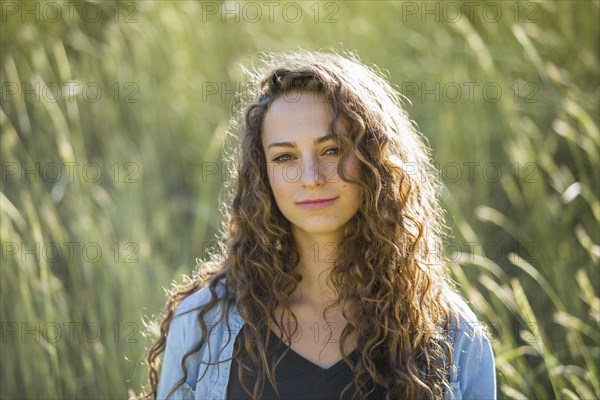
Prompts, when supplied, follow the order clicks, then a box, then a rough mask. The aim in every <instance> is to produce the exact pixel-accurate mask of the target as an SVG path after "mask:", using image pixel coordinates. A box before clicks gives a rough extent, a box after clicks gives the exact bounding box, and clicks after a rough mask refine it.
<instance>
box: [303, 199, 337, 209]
mask: <svg viewBox="0 0 600 400" xmlns="http://www.w3.org/2000/svg"><path fill="white" fill-rule="evenodd" d="M336 199H337V197H335V198H333V199H327V200H320V201H312V200H310V201H307V202H303V203H296V204H298V205H299V206H300V207H302V208H303V209H305V210H320V209H322V208H325V207H328V206H329V205H331V204H332V203H333V202H334V201H335V200H336Z"/></svg>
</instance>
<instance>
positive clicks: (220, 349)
mask: <svg viewBox="0 0 600 400" xmlns="http://www.w3.org/2000/svg"><path fill="white" fill-rule="evenodd" d="M217 293H218V294H219V296H220V298H222V296H223V295H224V294H225V288H224V286H223V285H217ZM210 297H211V296H210V291H209V290H208V287H205V288H203V289H201V290H200V291H198V292H196V293H194V294H192V295H190V296H188V297H187V298H185V299H184V300H183V301H182V302H181V304H180V305H179V307H178V308H177V311H176V313H175V317H174V318H173V320H172V321H171V326H170V328H169V334H168V336H167V346H166V349H165V353H164V358H163V363H162V369H161V375H160V379H159V382H158V395H157V398H158V399H165V398H166V397H167V395H168V393H169V392H170V391H171V389H172V388H173V386H174V385H175V384H176V383H177V382H178V381H179V380H180V379H181V378H182V377H183V371H182V369H181V360H182V358H183V355H184V354H185V353H187V352H188V351H189V350H190V349H192V348H193V347H194V346H196V345H197V344H198V343H199V342H200V336H201V329H200V327H199V325H198V312H197V311H193V312H188V313H185V312H186V311H189V310H192V309H194V308H196V307H198V306H201V305H203V304H206V303H207V302H208V301H209V300H210ZM454 303H455V305H456V306H457V308H458V309H459V310H460V311H461V314H462V317H461V319H460V323H459V324H458V328H451V329H452V330H451V331H452V332H454V331H456V332H457V335H456V339H455V341H454V343H453V360H452V364H453V368H451V369H450V370H451V372H450V380H451V382H452V391H451V392H449V393H448V394H447V396H446V399H455V400H460V399H477V400H487V399H496V373H495V366H494V354H493V352H492V347H491V345H490V342H489V341H488V339H486V338H485V336H484V335H481V336H483V337H482V340H481V341H480V340H479V339H478V338H474V334H475V333H476V332H478V333H480V334H481V333H482V331H483V330H482V327H481V326H480V324H479V323H478V322H477V318H476V317H475V315H474V314H473V312H472V311H471V309H470V308H469V307H468V306H467V304H466V303H465V302H464V301H463V300H462V299H461V298H459V297H458V296H455V298H454ZM223 305H224V302H223V301H220V302H219V303H218V304H217V306H215V307H214V308H213V309H212V310H210V311H209V312H208V313H207V314H206V315H205V322H206V324H207V326H211V324H210V321H217V320H218V319H219V318H218V317H219V316H220V315H221V312H223V311H224V310H223V309H224V307H223ZM243 325H244V320H243V319H242V318H241V317H240V315H239V314H238V313H237V311H236V309H235V307H232V308H231V311H230V314H229V333H230V334H229V333H228V332H227V330H228V329H227V324H226V323H225V319H223V320H222V321H221V322H219V323H218V324H216V326H215V327H214V331H213V333H212V334H211V335H210V336H209V340H208V341H207V342H206V343H205V345H204V346H203V347H202V349H201V350H200V351H199V352H197V353H195V354H193V355H191V356H190V357H188V359H187V360H186V367H187V371H188V375H187V379H186V382H185V383H184V384H183V385H182V386H180V387H179V388H178V389H177V390H176V391H175V392H174V394H173V395H172V396H171V398H172V399H196V400H226V399H227V384H228V382H229V369H230V367H231V355H232V354H233V344H234V343H235V338H236V337H237V335H238V333H239V332H240V330H241V329H242V327H243ZM452 326H453V327H455V326H456V325H455V324H452ZM209 356H210V358H209ZM208 360H211V361H212V364H211V365H208ZM215 360H219V361H223V362H220V363H218V364H216V365H215ZM224 360H228V361H224ZM202 374H204V376H203V377H202V379H200V380H199V381H198V379H199V378H200V377H201V376H202ZM197 381H198V382H197Z"/></svg>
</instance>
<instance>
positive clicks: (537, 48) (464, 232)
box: [0, 1, 600, 399]
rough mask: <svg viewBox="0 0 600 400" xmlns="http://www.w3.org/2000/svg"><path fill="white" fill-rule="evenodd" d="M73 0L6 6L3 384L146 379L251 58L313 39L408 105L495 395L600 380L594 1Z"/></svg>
mask: <svg viewBox="0 0 600 400" xmlns="http://www.w3.org/2000/svg"><path fill="white" fill-rule="evenodd" d="M67 3H68V2H32V1H29V2H13V1H2V3H1V6H2V8H1V12H2V15H1V18H2V28H1V29H2V31H1V39H0V44H1V46H2V47H1V64H2V69H1V74H2V76H1V79H2V99H1V104H0V106H1V109H0V127H1V137H0V145H1V150H0V155H1V157H2V181H1V185H2V186H1V189H0V201H1V217H2V220H1V224H0V229H1V230H0V238H1V241H2V249H1V250H2V254H1V257H2V267H1V269H0V291H1V292H0V293H1V299H0V311H1V321H2V340H1V354H0V357H1V359H2V362H1V374H0V397H2V398H7V399H8V398H126V397H127V396H128V391H129V390H134V391H136V392H139V390H140V387H141V385H143V384H144V383H145V382H146V369H145V365H144V364H143V359H144V358H145V355H146V349H147V347H148V346H149V345H150V344H151V343H152V340H153V338H151V337H146V336H144V335H143V334H142V332H143V322H144V321H146V320H147V319H148V318H149V317H150V316H152V315H154V314H157V313H158V312H160V310H161V309H162V307H163V306H164V303H165V300H166V298H165V292H164V288H165V287H166V286H167V285H168V283H169V282H170V281H172V280H177V281H180V280H181V276H182V274H190V273H191V271H192V270H193V268H194V265H195V258H197V257H198V258H200V257H203V256H204V252H205V250H206V247H210V242H211V241H212V240H213V235H214V234H215V232H216V231H217V229H218V226H219V213H218V198H219V190H220V188H221V185H222V179H221V173H222V172H223V169H222V167H221V165H220V160H221V155H222V153H221V149H222V146H223V143H224V139H225V133H226V131H227V129H228V123H229V117H230V113H231V109H232V108H233V106H234V105H235V101H234V95H233V93H232V92H233V91H234V90H237V89H241V88H243V85H244V83H243V82H244V81H243V79H244V78H243V73H242V66H243V67H246V68H249V67H251V64H252V57H253V56H254V55H256V54H257V52H258V51H266V50H272V51H287V50H296V49H298V48H304V49H313V50H327V49H336V50H338V51H343V50H356V52H357V54H358V55H359V56H360V57H361V59H362V60H363V62H365V63H367V64H369V65H377V66H378V67H379V68H381V70H382V71H383V72H384V73H385V74H386V76H388V77H389V79H390V81H391V82H392V83H393V84H394V85H395V86H396V87H397V89H398V90H399V91H401V92H403V93H404V94H405V95H406V97H407V98H408V99H409V100H410V102H411V103H412V105H411V106H409V113H410V116H411V118H412V119H414V120H415V121H416V122H417V123H418V124H419V127H420V129H421V131H422V132H423V133H424V134H425V135H426V136H427V137H428V139H429V141H430V144H431V146H432V148H433V155H434V158H435V160H436V162H437V163H438V165H439V167H440V170H441V171H442V174H441V177H442V179H443V180H444V182H445V187H446V189H445V191H444V193H443V199H444V204H445V207H446V208H447V210H448V225H450V226H451V228H452V229H453V234H454V236H453V237H452V238H450V239H449V242H448V243H447V246H446V247H445V249H443V250H444V252H445V254H447V255H449V256H450V258H451V260H452V262H451V264H450V268H451V270H452V273H453V277H454V279H455V280H456V281H457V282H459V283H460V284H461V286H462V290H463V293H464V294H465V296H466V297H467V298H468V300H469V301H470V303H471V305H472V307H473V309H474V310H475V311H476V312H477V313H478V315H479V316H480V318H481V319H482V321H483V322H485V323H486V324H487V326H489V328H490V329H489V332H490V335H491V336H492V339H493V346H494V350H495V353H496V362H497V372H498V375H497V376H498V383H499V388H498V396H499V398H511V399H532V398H544V399H546V398H567V399H571V398H572V399H575V398H582V399H583V398H584V399H591V398H599V397H600V379H599V374H598V371H599V369H600V366H599V360H600V331H599V324H600V299H599V297H598V296H599V292H600V273H599V268H598V261H599V259H600V247H599V243H600V232H599V225H598V221H599V219H600V200H599V198H600V195H599V181H600V176H599V174H600V168H599V153H600V152H599V148H600V137H599V131H598V122H599V106H600V104H599V103H600V101H599V96H600V93H599V87H600V85H599V83H600V82H599V81H600V78H599V65H600V62H599V57H600V55H599V43H598V39H599V28H598V16H599V13H600V3H599V2H598V1H556V2H550V1H541V2H537V1H527V2H470V3H469V2H466V3H457V2H453V3H450V4H451V5H450V6H448V3H441V2H440V3H438V2H384V1H377V2H372V1H350V2H322V3H317V2H313V1H306V2H285V3H279V2H275V3H272V4H271V5H268V4H266V3H265V2H250V3H248V2H246V3H238V2H227V3H222V2H193V1H173V2H167V1H139V2H133V1H127V2H120V3H119V2H113V1H110V2H109V1H107V2H75V3H71V4H73V5H69V4H67ZM48 4H51V5H48ZM52 4H54V6H52ZM452 4H453V5H452ZM36 7H37V8H36ZM53 7H54V8H53ZM458 7H460V10H459V8H458ZM236 9H237V10H238V11H236ZM28 10H29V11H28ZM57 10H58V11H57ZM98 10H99V11H98ZM432 10H433V11H432ZM457 11H459V14H457ZM58 12H60V14H57V13H58ZM459 89H460V91H458V90H459ZM77 163H79V164H77ZM98 174H100V176H98ZM98 249H99V250H100V251H101V254H97V251H98Z"/></svg>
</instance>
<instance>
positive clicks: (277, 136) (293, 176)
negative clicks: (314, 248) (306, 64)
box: [262, 92, 361, 238]
mask: <svg viewBox="0 0 600 400" xmlns="http://www.w3.org/2000/svg"><path fill="white" fill-rule="evenodd" d="M331 118H332V112H331V108H330V106H329V104H327V103H325V101H324V99H323V98H322V97H321V96H319V95H317V94H315V93H312V92H295V93H288V94H287V95H285V96H281V97H280V98H279V99H277V100H275V101H274V102H273V104H271V107H270V108H269V110H268V111H267V113H266V115H265V119H264V122H263V132H262V144H263V150H264V152H265V157H266V160H267V171H268V175H269V181H270V183H271V189H272V190H273V195H274V196H275V201H276V202H277V206H278V207H279V210H280V211H281V213H282V214H283V215H284V216H285V217H286V218H287V219H288V221H290V222H291V224H292V231H293V232H294V233H299V231H304V233H308V234H333V235H335V236H337V237H340V238H341V237H342V235H343V229H344V226H345V225H346V223H347V222H348V221H350V219H351V218H352V217H353V216H354V215H355V214H356V211H357V210H358V208H359V205H360V200H361V196H360V186H359V185H356V184H351V183H348V182H344V181H343V180H342V179H341V178H340V176H339V175H338V172H337V168H338V163H339V161H340V147H339V145H338V143H337V142H336V141H335V138H334V137H328V136H327V128H328V126H329V123H330V121H331ZM344 172H345V173H346V174H347V176H349V177H351V178H353V179H357V180H358V179H359V164H358V160H357V159H356V156H354V155H352V156H350V157H349V158H348V161H347V162H346V170H345V171H344Z"/></svg>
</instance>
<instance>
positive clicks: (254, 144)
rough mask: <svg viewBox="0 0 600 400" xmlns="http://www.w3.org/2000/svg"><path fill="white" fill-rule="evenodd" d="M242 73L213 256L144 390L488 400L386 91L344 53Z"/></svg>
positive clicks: (474, 331) (181, 306)
mask: <svg viewBox="0 0 600 400" xmlns="http://www.w3.org/2000/svg"><path fill="white" fill-rule="evenodd" d="M257 71H258V72H256V74H254V76H253V82H254V84H255V85H254V86H253V87H254V88H255V89H256V90H255V92H254V93H252V96H251V100H250V102H249V104H248V105H247V106H246V107H245V108H244V110H243V112H242V117H243V120H242V121H241V124H240V133H241V134H240V145H239V146H238V149H237V151H236V152H235V154H234V158H233V161H234V162H233V163H232V165H234V166H235V169H234V171H233V174H232V181H233V182H234V186H233V187H232V190H233V193H232V200H231V202H230V203H229V204H230V207H229V208H228V209H227V210H226V218H225V224H226V225H225V228H226V233H225V234H224V237H223V240H222V243H223V246H222V250H223V251H222V252H221V253H222V254H221V255H220V256H218V255H213V256H212V260H210V261H209V262H206V263H204V265H201V266H200V268H199V270H198V273H197V274H196V276H195V277H194V279H193V280H192V281H190V282H188V283H186V284H184V285H181V286H179V287H177V288H175V289H174V291H173V293H172V295H171V298H170V300H169V303H168V305H167V312H166V318H165V320H164V322H163V323H162V325H161V330H160V332H161V337H160V339H159V341H158V342H157V343H156V344H155V345H154V347H153V348H152V350H151V352H150V356H149V363H150V383H151V387H152V394H153V395H156V396H157V397H158V398H161V399H162V398H167V397H168V398H177V399H180V398H190V399H192V398H196V399H272V398H273V399H274V398H281V399H291V398H295V399H338V398H339V399H384V398H385V399H413V398H443V397H446V398H458V399H460V398H464V399H467V398H468V399H489V398H495V390H496V387H495V386H496V384H495V370H494V357H493V353H492V350H491V346H490V343H489V341H488V339H487V338H486V337H485V335H484V334H483V332H482V330H481V329H480V328H478V325H477V320H476V318H475V316H474V315H473V313H472V312H471V310H470V309H469V307H468V306H467V305H466V304H465V302H464V301H463V300H462V299H461V298H460V296H459V295H457V294H456V293H455V291H454V290H453V289H452V288H451V285H450V283H449V282H450V281H449V279H448V277H447V272H446V270H445V267H444V264H443V260H442V259H441V257H440V254H436V250H438V249H440V248H441V239H442V227H443V225H442V218H443V214H442V210H441V208H440V206H439V204H438V200H437V189H438V182H437V181H436V180H435V176H434V174H433V173H432V171H433V168H432V167H431V163H430V160H429V156H428V149H427V147H426V146H425V144H424V142H423V139H422V137H421V136H420V134H419V133H418V132H417V130H416V129H415V128H414V126H413V125H412V124H411V122H410V121H409V119H408V117H407V115H406V113H405V111H404V110H403V108H402V106H401V103H400V100H399V96H398V94H397V93H396V92H395V91H394V90H393V89H392V88H391V87H390V85H389V84H388V83H387V82H386V81H385V80H384V79H382V78H381V77H380V76H379V75H378V74H376V73H375V72H373V71H372V70H371V69H369V68H368V67H366V66H364V65H362V64H361V63H360V62H358V61H357V60H356V58H355V57H352V56H350V57H343V56H339V55H336V54H324V53H312V52H299V53H293V54H283V55H274V56H271V57H270V58H269V59H268V60H266V62H265V63H264V66H263V67H262V68H259V69H258V70H257ZM415 166H416V168H415ZM163 351H164V353H165V354H164V356H163V360H162V365H161V363H160V362H159V359H160V355H161V353H162V352H163ZM159 371H160V379H158V377H159Z"/></svg>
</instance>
